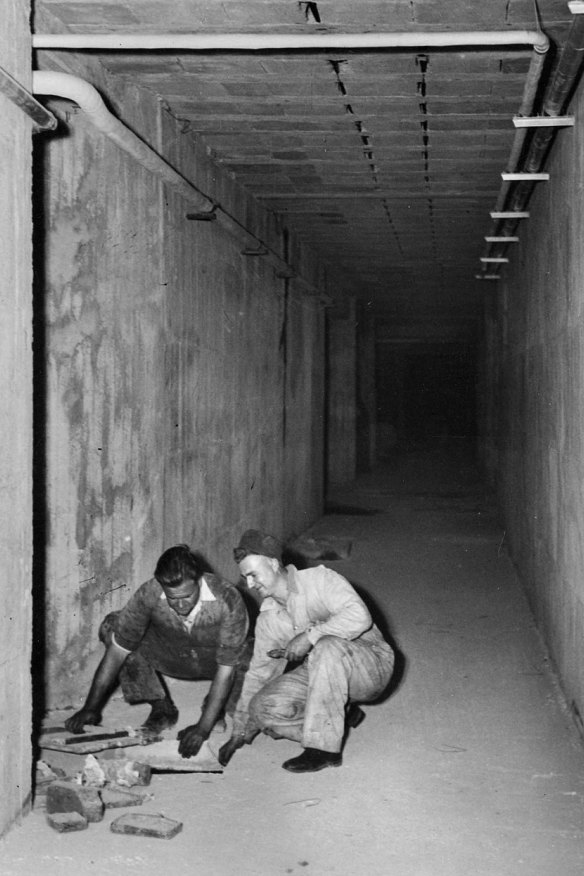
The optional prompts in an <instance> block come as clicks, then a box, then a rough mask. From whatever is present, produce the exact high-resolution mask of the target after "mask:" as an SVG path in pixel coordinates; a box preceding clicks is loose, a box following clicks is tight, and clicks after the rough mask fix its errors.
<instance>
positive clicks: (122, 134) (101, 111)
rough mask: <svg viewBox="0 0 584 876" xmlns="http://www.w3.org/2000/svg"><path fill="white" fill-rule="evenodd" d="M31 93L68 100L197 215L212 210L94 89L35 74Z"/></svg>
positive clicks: (64, 76)
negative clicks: (155, 175) (118, 117)
mask: <svg viewBox="0 0 584 876" xmlns="http://www.w3.org/2000/svg"><path fill="white" fill-rule="evenodd" d="M32 90H33V93H34V94H52V95H57V96H59V97H65V98H68V99H69V100H72V101H73V102H74V103H76V104H78V105H79V106H80V107H81V109H82V110H83V112H84V113H85V114H86V116H87V117H88V118H89V120H90V121H91V122H92V123H93V124H94V125H95V127H96V128H99V130H100V131H103V133H104V134H105V135H106V136H107V137H109V138H110V140H113V141H114V143H116V144H117V145H118V146H119V147H120V148H121V149H123V150H124V152H127V153H129V154H130V155H131V156H132V158H135V159H136V160H137V161H138V162H139V163H140V164H142V165H143V166H144V167H146V168H147V169H148V170H150V171H152V172H154V173H156V174H158V176H160V177H162V179H164V181H165V182H167V183H168V184H169V185H171V186H173V188H174V189H177V190H178V192H179V193H180V194H181V195H182V196H183V197H184V198H186V199H187V200H188V201H189V202H190V203H191V204H193V205H194V206H195V207H196V209H197V210H198V211H208V210H212V209H213V206H214V205H213V202H212V201H210V200H209V198H207V197H206V196H205V195H204V194H203V193H202V192H200V191H199V190H198V189H196V188H195V187H194V186H193V185H192V184H191V183H190V182H188V180H186V179H185V178H184V177H183V176H181V175H180V173H178V172H177V171H176V170H175V169H174V167H171V166H170V164H167V163H166V161H165V160H164V158H162V157H161V156H160V155H159V154H158V153H157V152H155V151H154V149H152V148H151V147H150V146H148V145H147V144H146V143H145V142H144V141H143V140H141V139H140V138H139V137H138V136H136V134H134V132H133V131H131V130H130V129H129V128H127V127H126V126H125V125H124V124H123V123H122V122H120V121H119V119H116V117H115V116H114V115H112V114H111V113H110V111H109V110H108V108H107V107H106V105H105V104H104V102H103V100H102V98H101V95H100V94H99V92H98V91H97V89H96V88H94V87H93V85H90V83H89V82H86V81H85V80H84V79H80V78H79V77H78V76H72V75H71V74H69V73H54V72H50V71H47V72H39V71H36V70H35V71H34V72H33V74H32Z"/></svg>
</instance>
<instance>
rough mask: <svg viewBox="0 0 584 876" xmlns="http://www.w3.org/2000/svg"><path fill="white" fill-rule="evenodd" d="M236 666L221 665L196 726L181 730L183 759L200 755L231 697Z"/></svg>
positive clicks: (180, 751) (180, 744)
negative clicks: (228, 698) (204, 743)
mask: <svg viewBox="0 0 584 876" xmlns="http://www.w3.org/2000/svg"><path fill="white" fill-rule="evenodd" d="M234 675H235V666H226V665H223V664H219V665H218V666H217V671H216V673H215V677H214V679H213V681H212V682H211V688H210V690H209V693H208V694H207V697H206V699H205V706H204V708H203V711H202V713H201V717H200V718H199V720H198V722H197V723H196V724H191V725H189V726H188V727H185V728H184V729H183V730H181V731H180V732H179V733H178V735H177V739H179V740H180V742H179V746H178V753H179V754H181V755H182V756H183V757H194V755H195V754H198V752H199V749H200V748H201V745H202V744H203V742H204V741H205V739H208V738H209V736H210V735H211V730H212V729H213V727H214V726H215V723H216V721H217V719H218V717H219V715H220V714H221V711H222V709H223V706H224V705H225V701H226V700H227V697H228V696H229V691H230V690H231V685H232V684H233V676H234Z"/></svg>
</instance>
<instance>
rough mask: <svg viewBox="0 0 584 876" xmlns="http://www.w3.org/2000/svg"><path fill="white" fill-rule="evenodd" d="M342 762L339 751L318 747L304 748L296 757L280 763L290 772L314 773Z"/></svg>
mask: <svg viewBox="0 0 584 876" xmlns="http://www.w3.org/2000/svg"><path fill="white" fill-rule="evenodd" d="M342 762H343V758H342V755H341V753H340V751H321V750H320V748H305V749H304V751H303V752H302V754H300V755H298V757H293V758H292V759H291V760H286V761H284V763H283V764H282V766H283V767H284V769H285V770H288V772H290V773H315V772H317V770H324V769H326V768H327V767H333V766H334V767H337V766H340V765H341V764H342Z"/></svg>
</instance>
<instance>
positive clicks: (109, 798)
mask: <svg viewBox="0 0 584 876" xmlns="http://www.w3.org/2000/svg"><path fill="white" fill-rule="evenodd" d="M101 799H102V800H103V804H104V806H105V808H106V809H120V808H121V807H122V806H141V805H142V803H143V802H144V798H143V797H141V796H140V795H139V794H133V793H132V792H131V791H126V790H123V789H122V788H114V787H108V788H104V789H103V791H101Z"/></svg>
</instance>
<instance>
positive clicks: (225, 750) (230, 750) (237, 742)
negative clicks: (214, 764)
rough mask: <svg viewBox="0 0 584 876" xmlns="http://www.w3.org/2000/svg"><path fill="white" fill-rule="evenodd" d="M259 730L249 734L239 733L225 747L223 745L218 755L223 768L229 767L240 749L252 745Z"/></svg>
mask: <svg viewBox="0 0 584 876" xmlns="http://www.w3.org/2000/svg"><path fill="white" fill-rule="evenodd" d="M257 732H258V731H257V730H254V731H251V732H249V733H238V734H237V736H232V737H231V739H229V741H228V742H226V743H225V745H222V746H221V748H220V749H219V753H218V754H217V760H218V761H219V763H220V764H221V766H227V764H228V763H229V761H230V760H231V758H232V757H233V755H234V754H235V752H236V751H237V749H238V748H242V747H243V746H244V745H251V743H252V742H253V740H254V739H255V737H256V735H257Z"/></svg>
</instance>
